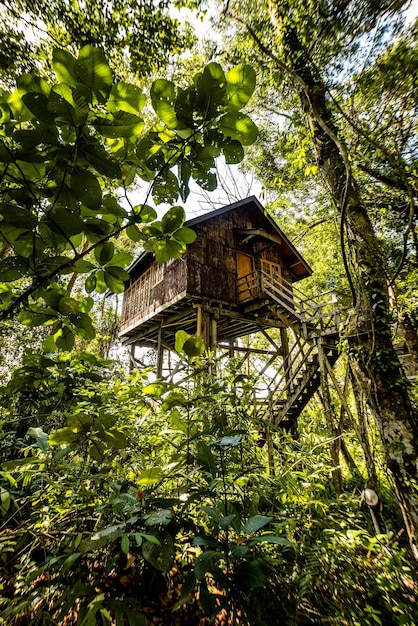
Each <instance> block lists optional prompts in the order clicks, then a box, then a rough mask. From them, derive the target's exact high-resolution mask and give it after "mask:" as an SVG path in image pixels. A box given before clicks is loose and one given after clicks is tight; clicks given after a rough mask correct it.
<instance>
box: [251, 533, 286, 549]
mask: <svg viewBox="0 0 418 626" xmlns="http://www.w3.org/2000/svg"><path fill="white" fill-rule="evenodd" d="M256 543H274V544H277V545H281V546H286V547H289V548H290V547H291V546H292V543H291V542H290V541H289V540H288V539H286V538H284V537H278V536H277V535H260V537H252V538H251V541H250V544H249V545H250V546H253V545H255V544H256Z"/></svg>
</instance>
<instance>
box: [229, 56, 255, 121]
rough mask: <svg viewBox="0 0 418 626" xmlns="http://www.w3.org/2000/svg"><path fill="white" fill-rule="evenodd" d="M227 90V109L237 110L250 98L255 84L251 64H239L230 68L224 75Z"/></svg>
mask: <svg viewBox="0 0 418 626" xmlns="http://www.w3.org/2000/svg"><path fill="white" fill-rule="evenodd" d="M226 82H227V92H228V98H229V100H228V109H229V110H230V111H239V110H240V109H242V108H243V107H244V106H245V105H246V104H247V102H248V101H249V99H250V98H251V96H252V94H253V92H254V89H255V85H256V74H255V71H254V69H253V68H252V67H251V65H240V66H238V67H234V68H232V70H230V71H229V72H228V73H227V75H226Z"/></svg>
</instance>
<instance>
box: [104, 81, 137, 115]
mask: <svg viewBox="0 0 418 626" xmlns="http://www.w3.org/2000/svg"><path fill="white" fill-rule="evenodd" d="M145 102H146V97H145V94H143V93H142V91H141V89H140V88H139V87H136V86H135V85H131V84H129V83H124V82H120V83H117V84H116V85H113V87H112V89H111V92H110V96H109V100H108V101H107V105H106V106H107V110H108V111H111V112H114V113H115V112H116V111H126V113H133V114H134V115H136V114H137V113H138V111H141V109H142V108H143V107H144V105H145Z"/></svg>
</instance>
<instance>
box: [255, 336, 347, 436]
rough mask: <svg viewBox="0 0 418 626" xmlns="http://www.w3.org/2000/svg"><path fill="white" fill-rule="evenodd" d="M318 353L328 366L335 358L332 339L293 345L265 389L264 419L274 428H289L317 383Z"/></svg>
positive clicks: (336, 354)
mask: <svg viewBox="0 0 418 626" xmlns="http://www.w3.org/2000/svg"><path fill="white" fill-rule="evenodd" d="M320 350H322V352H323V355H324V357H326V358H327V359H328V362H329V364H330V365H331V366H333V365H334V364H335V362H336V361H337V359H338V349H337V343H336V340H330V338H328V339H327V341H326V343H325V342H324V341H323V339H322V338H321V337H317V338H316V339H315V340H314V341H312V342H304V343H303V344H302V343H301V342H297V343H295V344H294V345H293V347H292V350H291V351H290V352H289V354H288V356H287V357H286V358H285V359H284V361H283V364H282V366H281V368H280V369H279V370H278V372H277V375H276V376H275V377H274V380H273V381H271V384H270V385H269V388H268V395H267V402H266V409H267V410H266V411H265V417H266V418H268V420H269V421H270V422H271V423H272V424H274V425H275V426H278V425H282V426H285V427H286V428H292V427H293V425H294V424H295V422H296V420H297V418H298V417H299V415H300V414H301V412H302V411H303V409H304V408H305V406H306V405H307V404H308V402H309V400H310V399H311V398H312V396H313V395H314V393H315V392H316V391H317V390H318V389H319V386H320V383H321V368H320V354H319V352H320Z"/></svg>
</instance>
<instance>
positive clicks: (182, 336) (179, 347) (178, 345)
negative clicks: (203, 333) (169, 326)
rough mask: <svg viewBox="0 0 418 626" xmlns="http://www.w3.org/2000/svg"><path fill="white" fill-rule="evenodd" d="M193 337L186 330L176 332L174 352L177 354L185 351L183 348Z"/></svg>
mask: <svg viewBox="0 0 418 626" xmlns="http://www.w3.org/2000/svg"><path fill="white" fill-rule="evenodd" d="M190 337H191V335H189V333H186V331H185V330H178V331H177V332H176V340H175V344H174V350H175V351H176V352H182V351H183V346H184V344H185V343H186V341H187V340H188V339H190Z"/></svg>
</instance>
